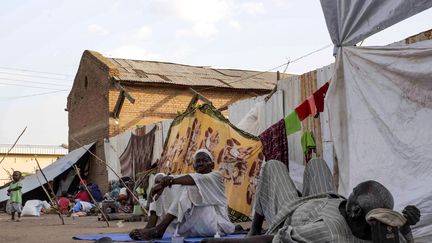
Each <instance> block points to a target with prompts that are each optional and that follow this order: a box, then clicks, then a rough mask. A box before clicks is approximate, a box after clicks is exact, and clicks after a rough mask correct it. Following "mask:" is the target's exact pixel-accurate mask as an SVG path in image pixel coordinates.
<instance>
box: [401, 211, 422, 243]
mask: <svg viewBox="0 0 432 243" xmlns="http://www.w3.org/2000/svg"><path fill="white" fill-rule="evenodd" d="M402 214H403V216H404V217H405V218H406V219H407V222H406V223H405V224H404V225H403V226H402V227H400V228H399V231H400V232H401V233H402V235H403V236H404V237H405V239H406V240H407V241H408V242H414V240H413V238H412V233H411V225H415V224H417V223H418V221H419V220H420V216H421V215H420V210H419V209H418V208H417V207H416V206H413V205H409V206H406V207H405V209H404V210H403V211H402Z"/></svg>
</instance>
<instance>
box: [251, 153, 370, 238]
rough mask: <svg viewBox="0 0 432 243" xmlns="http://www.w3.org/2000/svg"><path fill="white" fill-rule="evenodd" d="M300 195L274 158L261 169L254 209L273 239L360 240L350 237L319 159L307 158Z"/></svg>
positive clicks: (329, 178)
mask: <svg viewBox="0 0 432 243" xmlns="http://www.w3.org/2000/svg"><path fill="white" fill-rule="evenodd" d="M303 180H304V181H303V185H304V188H303V197H299V196H298V193H297V190H296V188H295V186H294V183H293V181H292V180H291V178H290V177H289V174H288V169H287V168H286V166H285V165H284V164H283V163H281V162H279V161H276V160H271V161H268V162H267V163H266V164H265V165H264V167H263V168H262V171H261V175H260V183H259V184H258V188H257V194H256V202H255V212H256V213H259V214H261V215H264V217H265V219H266V220H267V222H269V224H270V228H269V230H268V232H267V234H271V235H275V237H274V239H273V242H289V243H291V242H292V243H294V242H338V243H339V242H340V243H342V242H343V243H361V242H369V241H363V240H360V239H358V238H356V237H354V236H353V235H352V233H351V230H350V228H349V227H348V225H347V224H346V222H345V219H344V217H343V216H342V215H341V214H340V213H339V204H340V203H341V202H342V201H343V200H344V199H342V198H341V197H339V196H338V195H336V194H334V191H335V190H334V186H333V180H332V176H331V172H330V170H329V169H328V167H327V165H326V163H325V161H324V160H322V159H313V160H311V161H309V163H308V164H307V166H306V168H305V174H304V178H303Z"/></svg>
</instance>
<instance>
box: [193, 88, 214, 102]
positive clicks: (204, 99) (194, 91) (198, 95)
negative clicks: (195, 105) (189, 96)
mask: <svg viewBox="0 0 432 243" xmlns="http://www.w3.org/2000/svg"><path fill="white" fill-rule="evenodd" d="M189 90H190V91H192V92H193V93H195V94H196V95H197V97H198V99H200V100H202V101H204V102H205V103H208V104H211V105H213V103H212V102H211V101H210V100H209V99H207V98H206V97H205V96H204V95H202V94H201V93H199V92H198V91H196V90H194V89H192V88H189Z"/></svg>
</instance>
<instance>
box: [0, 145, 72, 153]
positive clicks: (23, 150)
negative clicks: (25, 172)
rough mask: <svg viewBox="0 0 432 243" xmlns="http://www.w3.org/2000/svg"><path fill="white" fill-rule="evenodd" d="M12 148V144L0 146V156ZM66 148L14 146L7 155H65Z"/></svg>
mask: <svg viewBox="0 0 432 243" xmlns="http://www.w3.org/2000/svg"><path fill="white" fill-rule="evenodd" d="M11 147H12V144H0V154H5V153H7V151H8V150H9V149H10V148H11ZM68 152H69V151H68V149H67V148H64V147H62V146H56V145H53V146H51V145H15V147H14V148H13V149H12V151H11V152H9V154H30V155H33V154H35V155H65V154H67V153H68Z"/></svg>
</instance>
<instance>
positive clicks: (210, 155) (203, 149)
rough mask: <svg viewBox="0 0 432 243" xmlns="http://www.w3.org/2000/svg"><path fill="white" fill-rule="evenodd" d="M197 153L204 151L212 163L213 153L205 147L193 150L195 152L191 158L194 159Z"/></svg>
mask: <svg viewBox="0 0 432 243" xmlns="http://www.w3.org/2000/svg"><path fill="white" fill-rule="evenodd" d="M199 153H205V154H207V155H208V156H209V157H210V159H211V162H212V163H214V159H213V155H212V154H211V152H210V151H208V150H207V149H205V148H202V149H198V150H197V151H196V152H195V154H194V156H193V159H194V160H195V159H196V156H197V155H198V154H199Z"/></svg>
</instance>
